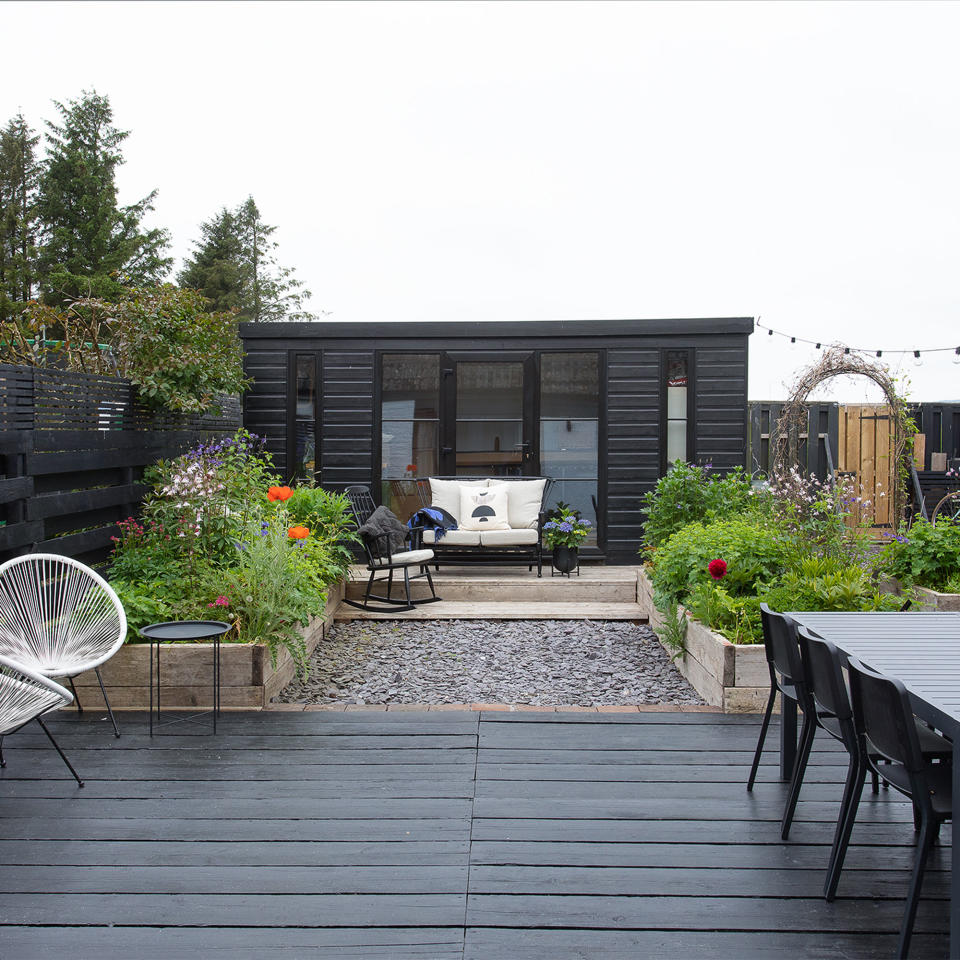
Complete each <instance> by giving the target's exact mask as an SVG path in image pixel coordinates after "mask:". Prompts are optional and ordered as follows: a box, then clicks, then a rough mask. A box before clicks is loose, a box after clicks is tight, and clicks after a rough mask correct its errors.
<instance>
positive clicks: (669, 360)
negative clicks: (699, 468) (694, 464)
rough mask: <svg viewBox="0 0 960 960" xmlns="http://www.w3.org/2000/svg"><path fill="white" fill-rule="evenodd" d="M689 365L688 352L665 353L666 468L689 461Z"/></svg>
mask: <svg viewBox="0 0 960 960" xmlns="http://www.w3.org/2000/svg"><path fill="white" fill-rule="evenodd" d="M689 365H690V352H689V351H688V350H667V351H666V369H665V373H666V395H667V438H666V439H667V455H666V466H667V468H669V467H670V464H672V463H676V461H677V460H682V461H684V463H686V462H688V460H689V459H690V449H689V444H688V436H689V430H688V427H689V424H688V420H687V399H688V395H687V391H688V386H689V384H688V380H689Z"/></svg>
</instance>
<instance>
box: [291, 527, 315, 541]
mask: <svg viewBox="0 0 960 960" xmlns="http://www.w3.org/2000/svg"><path fill="white" fill-rule="evenodd" d="M287 536H288V537H290V539H291V540H306V539H307V537H309V536H310V531H309V530H308V529H307V528H306V527H291V528H290V529H289V530H288V531H287Z"/></svg>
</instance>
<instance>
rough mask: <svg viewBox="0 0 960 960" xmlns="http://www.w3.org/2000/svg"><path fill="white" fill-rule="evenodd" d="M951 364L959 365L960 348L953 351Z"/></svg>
mask: <svg viewBox="0 0 960 960" xmlns="http://www.w3.org/2000/svg"><path fill="white" fill-rule="evenodd" d="M953 362H954V363H956V364H958V365H960V347H957V349H956V350H954V351H953Z"/></svg>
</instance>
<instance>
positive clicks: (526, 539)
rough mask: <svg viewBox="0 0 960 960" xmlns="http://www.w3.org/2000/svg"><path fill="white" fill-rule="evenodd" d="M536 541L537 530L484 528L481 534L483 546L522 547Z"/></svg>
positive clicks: (481, 544)
mask: <svg viewBox="0 0 960 960" xmlns="http://www.w3.org/2000/svg"><path fill="white" fill-rule="evenodd" d="M536 542H537V531H536V530H526V529H524V530H484V531H482V532H481V534H480V546H482V547H522V546H526V545H527V544H531V543H536Z"/></svg>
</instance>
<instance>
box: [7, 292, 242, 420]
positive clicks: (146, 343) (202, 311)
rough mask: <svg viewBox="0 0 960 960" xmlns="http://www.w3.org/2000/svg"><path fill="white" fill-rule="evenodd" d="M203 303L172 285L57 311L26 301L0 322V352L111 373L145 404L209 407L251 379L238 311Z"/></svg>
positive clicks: (18, 358)
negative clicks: (216, 309)
mask: <svg viewBox="0 0 960 960" xmlns="http://www.w3.org/2000/svg"><path fill="white" fill-rule="evenodd" d="M206 308H207V301H205V300H204V298H203V296H202V295H201V294H199V293H198V292H197V291H195V290H181V289H180V288H178V287H175V286H173V285H172V284H163V285H161V286H158V287H147V288H143V289H133V288H131V289H126V290H124V291H123V295H122V296H121V297H119V299H117V300H116V301H115V302H110V301H107V300H101V299H97V298H95V297H86V298H83V299H80V300H75V301H74V302H73V303H71V304H69V305H68V306H67V307H64V308H63V309H62V310H61V309H57V308H55V307H50V306H45V305H43V304H40V303H37V302H35V301H31V302H30V303H29V304H28V305H27V309H26V310H25V311H24V312H23V315H22V316H21V317H18V318H16V319H15V320H11V321H8V322H6V323H5V324H3V325H0V331H2V337H0V357H2V358H3V359H4V360H5V361H7V362H12V363H28V364H31V365H36V366H45V365H49V366H54V367H59V368H64V367H65V368H66V369H68V370H84V371H88V372H93V373H116V374H118V375H119V376H121V377H127V378H129V379H130V380H131V381H132V382H133V383H134V384H135V385H136V386H137V388H138V390H139V393H140V396H141V397H143V399H144V400H145V401H146V402H147V404H149V405H152V406H155V407H165V408H166V409H168V410H178V411H187V412H197V411H205V410H212V409H216V397H217V395H218V394H223V393H239V392H240V391H242V390H244V389H246V387H247V386H248V385H249V384H250V381H249V380H247V379H246V378H245V377H244V376H243V350H242V348H241V344H240V338H239V336H238V335H237V323H236V316H235V315H234V314H232V313H208V312H207V309H206ZM47 337H56V338H58V339H55V340H47Z"/></svg>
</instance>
